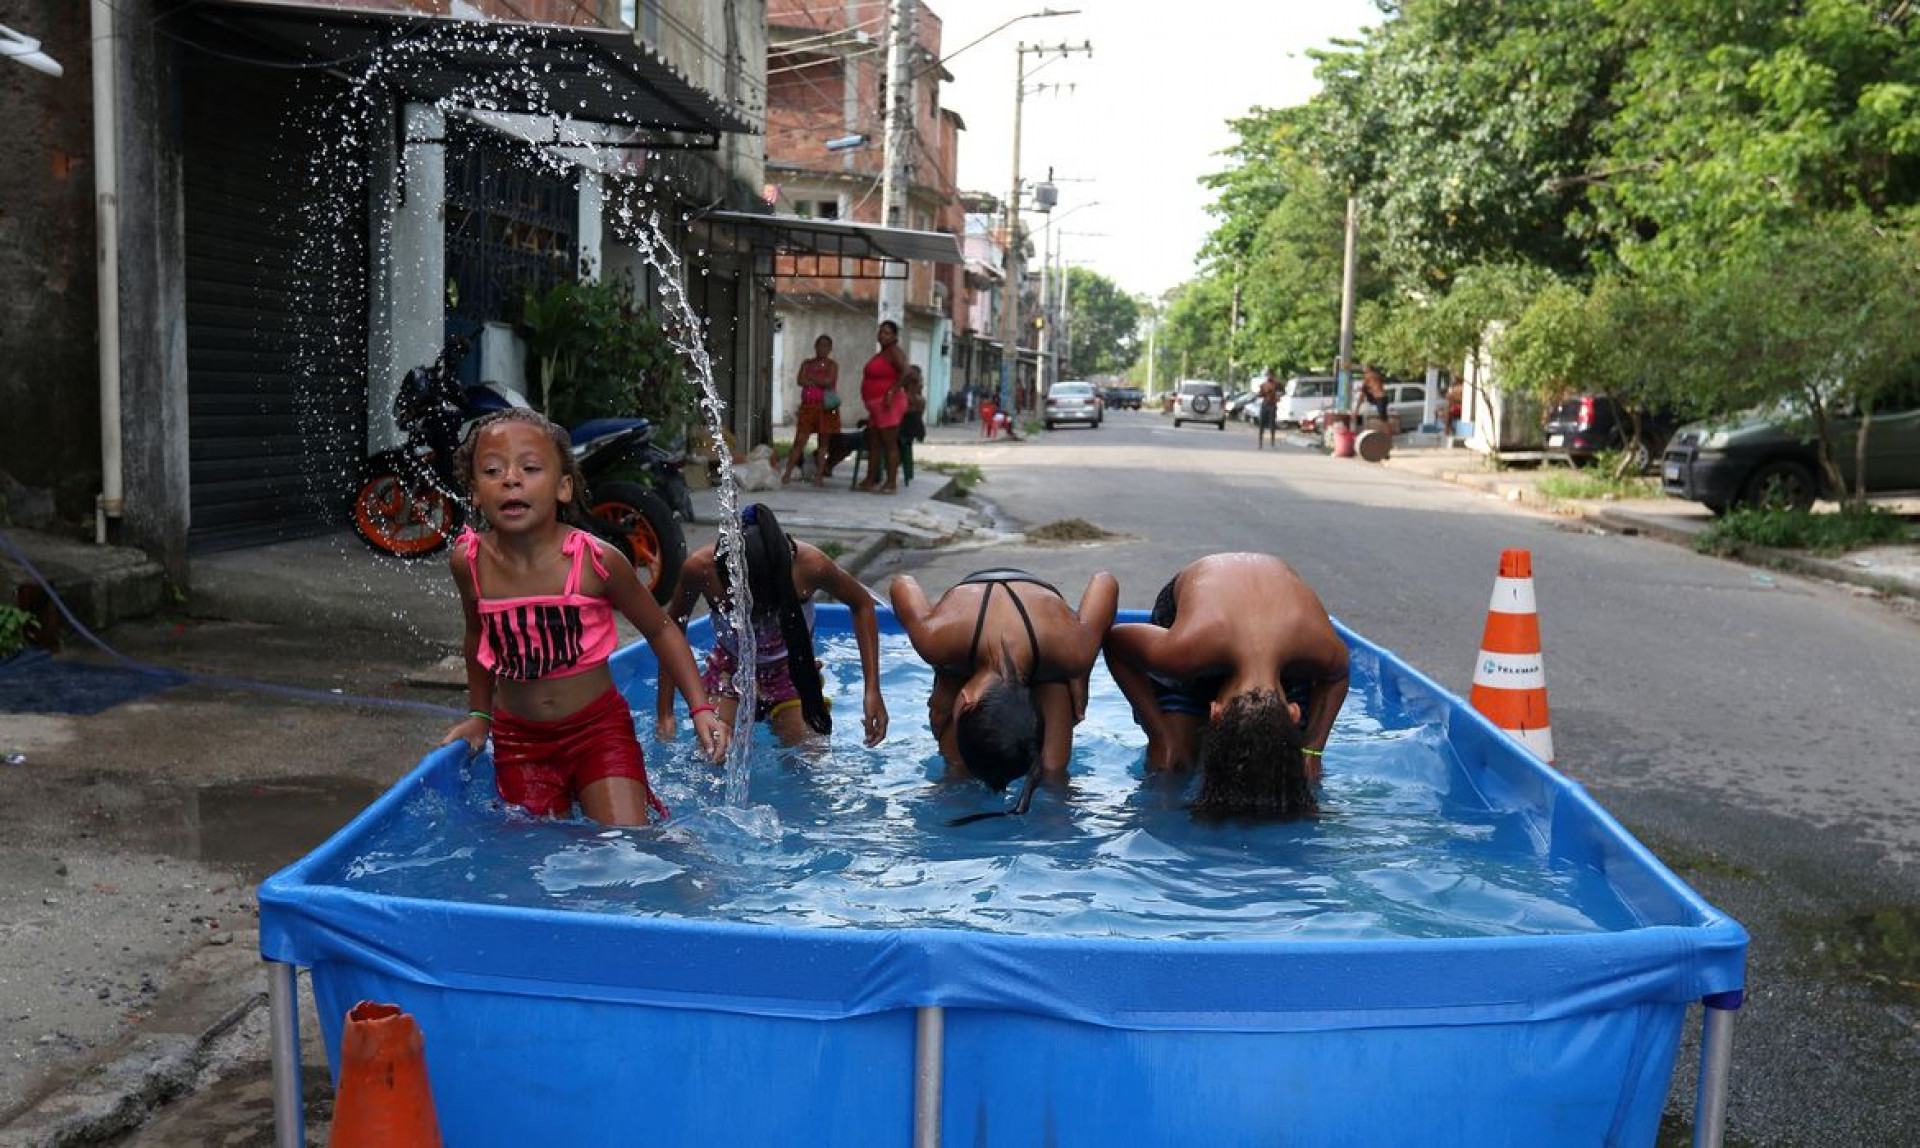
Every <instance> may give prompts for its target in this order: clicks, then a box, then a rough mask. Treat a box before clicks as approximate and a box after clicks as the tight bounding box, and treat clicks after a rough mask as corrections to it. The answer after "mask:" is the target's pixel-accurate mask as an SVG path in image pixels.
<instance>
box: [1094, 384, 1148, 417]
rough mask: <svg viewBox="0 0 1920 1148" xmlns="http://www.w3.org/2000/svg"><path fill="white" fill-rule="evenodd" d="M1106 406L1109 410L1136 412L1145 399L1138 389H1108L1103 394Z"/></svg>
mask: <svg viewBox="0 0 1920 1148" xmlns="http://www.w3.org/2000/svg"><path fill="white" fill-rule="evenodd" d="M1103 393H1104V394H1105V396H1106V400H1107V406H1108V408H1109V409H1111V410H1116V411H1117V410H1128V411H1137V410H1139V409H1140V403H1141V401H1142V400H1143V399H1144V398H1145V397H1146V396H1145V395H1144V394H1143V393H1142V392H1141V390H1140V388H1139V387H1125V386H1122V387H1108V388H1107V389H1106V391H1105V392H1103Z"/></svg>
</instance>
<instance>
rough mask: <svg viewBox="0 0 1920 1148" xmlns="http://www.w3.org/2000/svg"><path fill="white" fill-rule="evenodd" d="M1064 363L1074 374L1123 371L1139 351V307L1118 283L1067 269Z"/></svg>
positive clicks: (1084, 270)
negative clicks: (1065, 354)
mask: <svg viewBox="0 0 1920 1148" xmlns="http://www.w3.org/2000/svg"><path fill="white" fill-rule="evenodd" d="M1067 324H1068V325H1067V363H1068V369H1069V370H1071V371H1072V372H1073V373H1074V374H1075V375H1076V376H1082V377H1084V376H1088V375H1114V374H1120V373H1123V372H1124V371H1126V369H1127V368H1128V367H1131V366H1132V365H1133V362H1134V360H1135V359H1136V358H1138V357H1139V354H1140V342H1139V334H1140V309H1139V305H1138V304H1137V303H1135V302H1134V300H1133V297H1132V296H1130V295H1128V294H1127V293H1126V292H1124V291H1122V290H1120V286H1119V284H1117V283H1115V282H1114V281H1113V280H1111V279H1109V278H1107V277H1106V276H1105V275H1102V274H1100V273H1099V272H1098V271H1092V270H1089V269H1088V268H1085V267H1069V268H1067Z"/></svg>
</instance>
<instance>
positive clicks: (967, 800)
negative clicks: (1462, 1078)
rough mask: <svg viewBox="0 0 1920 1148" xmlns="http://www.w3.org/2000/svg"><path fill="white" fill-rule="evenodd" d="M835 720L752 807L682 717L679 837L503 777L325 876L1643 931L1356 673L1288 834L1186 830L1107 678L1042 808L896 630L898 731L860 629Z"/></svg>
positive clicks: (645, 903)
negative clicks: (510, 791)
mask: <svg viewBox="0 0 1920 1148" xmlns="http://www.w3.org/2000/svg"><path fill="white" fill-rule="evenodd" d="M820 654H821V668H822V672H823V674H824V676H825V679H826V685H827V692H828V695H829V696H830V697H831V698H832V699H833V702H834V714H835V723H836V731H835V734H834V737H833V740H832V744H831V746H830V747H829V748H826V749H824V750H822V749H812V750H797V751H796V750H785V749H782V748H781V747H779V746H778V745H777V744H775V743H774V742H773V739H772V738H771V736H770V735H768V733H767V732H766V730H765V727H761V729H760V730H759V731H758V736H757V737H756V739H755V747H754V751H753V757H752V760H753V770H752V780H751V784H750V786H749V789H748V804H747V805H746V806H743V807H728V806H725V805H724V804H723V802H722V794H723V790H724V780H723V778H722V776H721V774H720V773H719V772H718V771H717V770H715V769H714V768H712V767H710V766H708V765H707V764H705V763H704V762H703V761H700V760H698V759H697V758H696V757H695V755H694V753H693V749H692V743H691V736H690V734H689V732H688V731H689V727H688V725H687V723H686V722H685V721H684V720H683V721H682V723H681V724H682V732H681V736H680V738H678V739H677V740H676V742H675V743H674V744H671V745H660V744H657V743H656V742H655V741H654V740H653V738H652V736H651V732H650V731H651V730H652V728H653V721H652V713H651V700H652V696H653V691H652V689H651V685H650V684H649V685H648V687H647V688H645V689H643V690H639V691H636V692H637V693H638V695H639V696H641V697H643V698H645V699H646V704H647V706H648V707H649V708H648V709H646V710H643V711H641V712H639V713H638V715H637V717H638V719H639V720H638V726H639V728H640V729H641V730H642V731H643V732H642V734H641V738H642V743H643V745H644V747H645V749H646V753H647V762H648V770H649V772H650V774H651V775H652V778H653V783H654V786H655V787H656V789H658V790H659V792H660V794H661V796H662V797H663V798H664V799H665V800H666V802H667V803H668V804H669V805H670V806H671V807H672V808H673V810H674V813H675V816H674V818H673V819H672V820H671V821H669V822H667V823H665V824H661V825H655V826H650V827H646V828H633V829H619V828H610V827H607V826H602V825H598V824H595V823H592V822H587V821H584V820H579V821H564V822H555V821H550V820H547V821H543V820H537V819H534V818H530V817H527V816H524V815H521V814H519V813H517V812H514V811H511V810H507V809H504V808H502V807H501V805H500V804H499V802H498V801H497V799H496V798H495V796H494V792H493V777H492V772H491V769H490V762H489V759H488V758H487V757H485V756H482V757H481V758H478V759H476V760H475V761H474V762H473V763H472V765H471V766H470V767H469V769H468V770H467V771H466V774H465V776H464V782H465V792H464V793H462V794H458V795H448V794H445V793H441V792H437V791H434V790H432V789H422V790H420V791H418V792H416V794H415V795H414V796H413V797H412V798H411V799H410V800H409V801H408V803H407V805H406V807H405V809H404V812H403V815H402V816H400V817H397V818H392V819H389V820H387V821H385V822H383V823H382V824H380V825H378V826H376V827H375V829H374V831H373V832H372V834H371V835H370V837H369V839H368V841H367V845H366V847H365V848H364V849H362V850H361V851H360V852H359V853H358V854H357V855H356V856H354V857H352V858H351V859H350V860H347V861H345V862H344V863H343V864H341V865H340V866H339V868H338V870H337V871H332V872H322V873H316V874H315V877H316V878H317V879H318V880H319V881H321V882H324V883H332V884H339V885H344V886H346V887H348V888H350V889H354V890H359V891H363V892H370V893H384V894H391V895H395V896H403V897H414V898H422V899H430V900H445V901H465V902H475V903H501V904H511V905H515V906H521V907H532V908H552V909H563V910H573V911H580V912H592V913H613V914H623V915H631V916H642V917H676V918H689V919H700V918H711V919H719V920H728V921H744V922H754V923H759V924H765V925H779V926H791V927H806V928H843V927H844V928H863V929H898V928H913V927H919V928H950V929H973V930H981V931H986V932H994V933H1009V934H1041V935H1052V936H1074V937H1130V938H1142V939H1181V940H1216V939H1225V940H1250V939H1257V938H1259V939H1265V938H1277V937H1296V938H1327V939H1343V940H1348V939H1379V938H1415V937H1473V936H1518V935H1536V934H1565V933H1597V932H1609V931H1616V930H1620V929H1625V928H1632V927H1634V926H1635V925H1636V924H1638V922H1637V921H1636V919H1635V917H1634V914H1633V913H1632V912H1631V911H1630V910H1628V909H1627V908H1626V906H1625V905H1624V904H1623V902H1622V901H1621V899H1620V898H1619V897H1618V896H1617V895H1616V894H1615V893H1614V892H1613V891H1612V890H1611V888H1610V886H1609V885H1608V883H1607V882H1606V880H1605V879H1604V877H1603V876H1602V875H1601V874H1600V873H1599V872H1597V871H1596V870H1593V869H1591V868H1588V867H1584V866H1579V865H1574V864H1570V863H1567V862H1565V861H1562V860H1558V859H1552V860H1550V859H1549V858H1548V856H1547V854H1546V852H1545V851H1544V850H1543V848H1542V847H1541V844H1540V842H1539V840H1538V838H1537V836H1536V834H1535V830H1534V828H1533V825H1532V823H1530V822H1529V821H1528V820H1527V818H1526V817H1524V816H1523V815H1522V813H1521V812H1519V811H1508V810H1502V809H1494V808H1490V807H1489V806H1488V804H1487V803H1486V802H1485V801H1484V800H1483V799H1482V798H1481V796H1480V794H1479V793H1478V792H1477V791H1476V790H1475V789H1474V788H1473V787H1472V786H1471V785H1470V784H1469V783H1468V782H1467V780H1466V778H1465V776H1464V773H1463V771H1462V770H1461V768H1460V766H1459V764H1458V763H1457V762H1456V761H1454V760H1453V758H1452V755H1451V751H1450V750H1449V749H1448V748H1447V742H1446V740H1445V736H1444V732H1443V730H1442V729H1441V728H1439V724H1438V723H1439V718H1440V711H1439V709H1438V703H1437V702H1434V701H1431V700H1405V699H1402V698H1401V697H1399V696H1398V695H1397V693H1396V692H1395V691H1393V690H1391V689H1385V688H1383V687H1382V684H1381V683H1380V682H1379V681H1377V680H1375V679H1374V678H1372V677H1371V676H1370V674H1369V672H1368V671H1366V670H1365V669H1364V668H1362V667H1361V666H1360V665H1359V664H1358V663H1356V667H1355V668H1356V673H1355V677H1354V680H1353V682H1352V688H1351V689H1350V691H1349V693H1348V695H1347V701H1346V705H1345V707H1344V708H1343V710H1342V712H1341V714H1340V718H1339V720H1338V722H1337V723H1336V724H1335V727H1334V733H1333V737H1332V739H1331V741H1330V743H1329V745H1328V747H1327V757H1326V777H1325V782H1324V788H1323V790H1322V795H1321V800H1322V807H1323V810H1324V813H1323V815H1322V816H1321V817H1320V818H1319V819H1317V820H1312V821H1301V822H1293V823H1286V824H1233V823H1227V824H1216V823H1197V822H1195V821H1194V820H1193V819H1192V818H1191V817H1190V816H1189V814H1188V813H1187V810H1186V804H1187V802H1188V801H1189V800H1190V799H1191V797H1192V793H1193V788H1194V784H1195V781H1194V779H1193V778H1191V777H1185V776H1165V775H1156V776H1153V777H1148V776H1147V775H1146V771H1145V769H1144V758H1145V752H1144V751H1145V744H1146V743H1145V737H1144V735H1143V734H1142V733H1141V732H1140V730H1139V728H1138V727H1137V726H1136V725H1135V724H1134V723H1133V719H1132V715H1131V713H1130V711H1129V710H1128V707H1127V703H1126V700H1125V699H1124V697H1122V695H1121V694H1120V691H1119V689H1118V687H1116V686H1115V685H1114V684H1113V681H1112V679H1111V678H1110V677H1108V676H1107V674H1106V671H1105V666H1104V664H1102V665H1099V666H1096V668H1095V671H1094V679H1093V684H1092V689H1091V700H1090V701H1089V704H1088V707H1087V715H1086V720H1085V721H1084V722H1083V723H1082V724H1081V725H1080V726H1079V728H1078V729H1077V730H1076V731H1075V751H1074V760H1073V764H1072V768H1071V770H1070V781H1069V784H1068V785H1067V787H1066V788H1065V789H1064V790H1063V789H1059V788H1054V787H1047V788H1043V789H1042V790H1041V792H1040V793H1039V795H1038V796H1037V797H1036V799H1035V800H1034V802H1033V807H1032V809H1031V810H1030V811H1029V812H1028V813H1027V814H1026V815H1025V816H1019V817H1002V818H995V819H990V820H986V821H980V822H976V823H973V824H970V825H966V826H961V827H950V826H949V825H948V824H947V822H948V821H950V820H952V819H953V818H955V817H958V816H961V815H964V814H968V813H975V812H980V811H983V810H990V809H996V808H1011V806H1012V804H1013V801H1014V799H1015V797H1016V796H1017V794H1018V791H1019V785H1018V783H1016V785H1014V786H1013V787H1011V788H1010V789H1009V790H1008V791H1007V792H1006V793H1005V794H999V795H996V794H993V793H991V792H989V791H988V790H987V789H986V788H985V787H983V786H981V785H979V784H978V783H976V782H972V781H968V780H946V779H945V766H944V763H943V762H942V760H941V758H940V754H939V750H938V747H937V746H936V744H935V743H934V740H933V737H932V735H931V733H930V732H929V731H928V729H927V722H926V697H927V693H928V690H929V688H930V687H931V684H932V672H931V671H930V670H929V669H928V668H927V667H926V666H925V665H924V664H923V663H922V662H920V660H919V658H918V657H917V656H916V655H915V654H914V652H913V650H912V647H911V646H910V645H909V644H908V642H907V640H906V638H905V637H904V636H902V635H899V634H883V635H882V636H881V665H882V666H883V667H886V669H885V671H884V673H883V678H882V690H883V692H884V694H885V696H886V699H887V705H888V712H889V714H890V717H891V729H890V731H889V735H888V738H887V740H886V741H885V742H884V743H882V744H881V745H880V746H879V747H877V748H875V749H871V750H869V749H866V748H864V747H862V746H861V745H860V744H859V737H858V730H859V726H860V723H859V713H860V695H861V689H860V666H859V657H858V652H857V649H856V647H855V644H854V640H853V638H852V636H851V635H848V634H835V635H822V637H821V639H820Z"/></svg>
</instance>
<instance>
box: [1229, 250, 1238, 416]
mask: <svg viewBox="0 0 1920 1148" xmlns="http://www.w3.org/2000/svg"><path fill="white" fill-rule="evenodd" d="M1239 346H1240V261H1239V260H1237V259H1236V260H1234V262H1233V304H1232V305H1231V306H1230V307H1229V308H1228V310H1227V390H1229V391H1231V390H1233V389H1234V387H1235V386H1236V383H1235V381H1234V379H1235V375H1234V371H1235V368H1236V361H1237V352H1238V349H1239Z"/></svg>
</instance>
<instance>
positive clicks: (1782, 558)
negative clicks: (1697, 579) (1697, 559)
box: [1401, 467, 1920, 600]
mask: <svg viewBox="0 0 1920 1148" xmlns="http://www.w3.org/2000/svg"><path fill="white" fill-rule="evenodd" d="M1401 469H1402V470H1403V471H1404V470H1406V469H1408V468H1404V467H1403V468H1401ZM1413 473H1419V472H1417V471H1415V472H1413ZM1434 477H1436V478H1439V479H1440V480H1441V481H1443V482H1448V483H1452V484H1453V485H1455V486H1464V487H1468V488H1470V489H1473V490H1480V491H1484V492H1486V493H1488V494H1493V495H1499V496H1502V497H1507V492H1515V491H1517V492H1518V497H1515V498H1509V500H1510V501H1513V502H1517V503H1519V504H1521V505H1523V506H1531V507H1536V508H1539V509H1543V510H1549V511H1554V512H1557V513H1569V514H1571V515H1577V516H1578V517H1579V518H1580V519H1581V520H1582V521H1585V522H1592V523H1596V524H1598V525H1600V526H1604V527H1606V528H1607V529H1609V530H1613V531H1615V532H1617V533H1621V534H1632V535H1636V536H1639V537H1643V538H1651V539H1653V540H1655V541H1657V542H1666V543H1670V544H1672V545H1675V546H1680V547H1684V548H1686V549H1688V550H1693V540H1694V538H1695V537H1697V535H1696V534H1695V533H1694V532H1693V531H1690V530H1687V529H1684V528H1682V527H1678V526H1672V525H1669V524H1667V523H1664V522H1660V521H1657V520H1655V519H1650V518H1644V517H1641V516H1640V515H1636V514H1629V513H1625V512H1623V511H1618V510H1614V509H1612V508H1610V507H1606V506H1592V505H1589V504H1587V503H1585V502H1582V501H1580V500H1578V499H1559V498H1553V497H1551V496H1549V495H1545V494H1541V493H1540V492H1539V491H1538V490H1535V489H1532V488H1529V487H1524V486H1519V485H1502V484H1501V483H1500V482H1499V481H1498V479H1497V478H1489V477H1488V476H1485V475H1470V474H1466V473H1463V472H1460V471H1452V470H1443V471H1437V472H1434ZM1696 553H1698V552H1697V551H1696ZM1703 557H1712V558H1720V559H1724V560H1726V561H1729V562H1738V563H1740V564H1741V565H1743V566H1755V567H1759V568H1762V569H1766V570H1783V571H1786V572H1788V573H1790V574H1796V575H1799V576H1801V577H1804V578H1818V579H1821V580H1822V581H1827V582H1839V583H1843V584H1845V585H1849V586H1858V587H1861V588H1862V589H1866V590H1871V591H1873V592H1875V593H1877V594H1881V595H1884V596H1887V597H1891V598H1905V599H1911V600H1920V587H1916V586H1913V585H1910V584H1908V583H1906V582H1903V581H1901V580H1900V579H1896V578H1888V577H1886V576H1884V575H1879V574H1874V573H1872V572H1870V571H1867V570H1862V569H1859V568H1857V567H1854V566H1849V565H1847V564H1846V563H1844V562H1836V561H1834V560H1832V559H1827V558H1813V557H1809V556H1807V555H1805V554H1800V553H1797V552H1795V551H1791V550H1775V549H1773V548H1771V547H1767V546H1742V547H1740V548H1739V549H1737V550H1735V551H1733V552H1732V553H1729V554H1710V555H1703Z"/></svg>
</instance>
